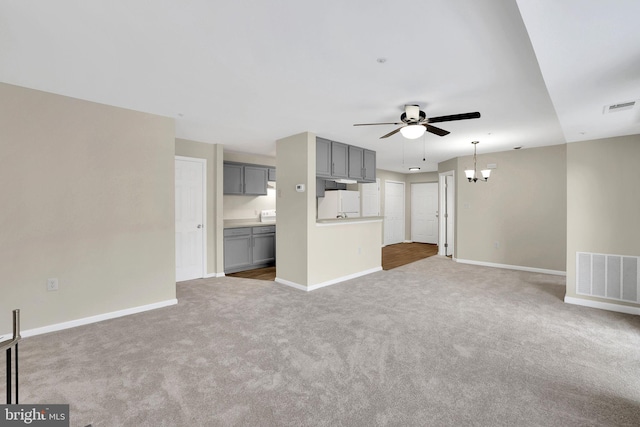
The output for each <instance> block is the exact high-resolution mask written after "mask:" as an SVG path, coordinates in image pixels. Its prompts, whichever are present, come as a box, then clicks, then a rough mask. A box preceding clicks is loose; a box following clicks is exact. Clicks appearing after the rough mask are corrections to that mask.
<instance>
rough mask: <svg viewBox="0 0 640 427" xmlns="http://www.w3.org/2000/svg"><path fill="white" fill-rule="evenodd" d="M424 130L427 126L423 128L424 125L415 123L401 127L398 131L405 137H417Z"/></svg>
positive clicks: (422, 133)
mask: <svg viewBox="0 0 640 427" xmlns="http://www.w3.org/2000/svg"><path fill="white" fill-rule="evenodd" d="M426 130H427V128H425V127H424V126H422V125H418V124H415V125H408V126H405V127H403V128H402V129H400V133H401V134H402V136H404V137H405V138H407V139H418V138H420V137H421V136H422V135H424V132H425V131H426Z"/></svg>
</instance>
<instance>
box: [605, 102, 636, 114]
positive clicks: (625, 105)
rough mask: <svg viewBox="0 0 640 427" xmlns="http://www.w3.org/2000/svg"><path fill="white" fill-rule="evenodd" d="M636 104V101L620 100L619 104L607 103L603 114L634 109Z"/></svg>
mask: <svg viewBox="0 0 640 427" xmlns="http://www.w3.org/2000/svg"><path fill="white" fill-rule="evenodd" d="M635 106H636V101H629V102H619V103H617V104H611V105H605V106H604V110H603V112H602V113H603V114H609V113H617V112H618V111H626V110H632V109H634V108H635Z"/></svg>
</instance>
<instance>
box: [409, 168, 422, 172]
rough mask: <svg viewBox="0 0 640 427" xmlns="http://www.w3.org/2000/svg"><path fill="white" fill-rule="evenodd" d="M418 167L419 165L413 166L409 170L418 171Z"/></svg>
mask: <svg viewBox="0 0 640 427" xmlns="http://www.w3.org/2000/svg"><path fill="white" fill-rule="evenodd" d="M419 170H420V168H419V167H413V168H409V171H410V172H415V171H419Z"/></svg>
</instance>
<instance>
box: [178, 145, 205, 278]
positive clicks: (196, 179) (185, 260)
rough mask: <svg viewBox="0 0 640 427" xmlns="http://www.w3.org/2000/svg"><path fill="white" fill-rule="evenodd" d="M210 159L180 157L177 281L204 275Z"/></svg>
mask: <svg viewBox="0 0 640 427" xmlns="http://www.w3.org/2000/svg"><path fill="white" fill-rule="evenodd" d="M205 170H206V160H204V159H190V158H185V157H176V178H175V180H176V281H178V282H180V281H182V280H191V279H197V278H201V277H204V275H205V271H204V259H205V256H204V255H205V247H204V226H205V223H204V197H205V196H204V194H205V193H204V191H205V176H206V174H205Z"/></svg>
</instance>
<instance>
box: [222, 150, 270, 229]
mask: <svg viewBox="0 0 640 427" xmlns="http://www.w3.org/2000/svg"><path fill="white" fill-rule="evenodd" d="M224 160H225V161H228V162H239V163H251V164H255V165H265V166H275V165H276V159H275V158H274V157H268V156H260V155H256V154H247V153H237V152H231V151H229V152H227V151H225V152H224ZM275 208H276V190H275V188H271V187H269V188H267V195H266V196H240V195H231V194H229V195H225V196H224V219H256V220H257V219H258V218H259V217H260V212H261V211H263V210H267V209H275Z"/></svg>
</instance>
